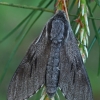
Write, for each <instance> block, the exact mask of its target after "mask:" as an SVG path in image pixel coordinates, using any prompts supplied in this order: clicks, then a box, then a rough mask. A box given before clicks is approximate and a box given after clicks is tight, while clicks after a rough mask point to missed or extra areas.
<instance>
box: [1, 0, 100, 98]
mask: <svg viewBox="0 0 100 100" xmlns="http://www.w3.org/2000/svg"><path fill="white" fill-rule="evenodd" d="M44 1H45V2H44ZM50 1H52V0H47V1H46V0H30V1H28V0H0V2H8V3H13V4H20V5H28V6H35V7H42V8H46V7H48V8H47V9H51V10H54V4H55V1H56V0H54V1H52V2H51V3H50ZM72 1H73V2H72ZM87 1H88V0H87ZM95 1H96V2H95ZM95 1H93V2H91V1H90V2H88V7H89V13H90V14H89V15H90V17H94V18H100V11H99V10H100V8H99V6H100V1H99V0H95ZM48 3H49V4H50V5H49V4H48ZM76 8H77V7H76V3H75V2H74V0H71V1H70V4H69V13H70V14H73V15H76V14H77V12H78V11H77V9H76ZM90 10H91V11H90ZM52 15H53V13H48V12H42V11H39V10H34V11H32V10H29V9H22V8H15V7H7V6H4V5H0V41H1V40H3V41H2V43H0V80H1V81H0V83H1V84H0V100H6V96H7V88H8V85H9V82H10V80H11V77H12V76H13V74H14V72H15V70H16V68H17V66H18V65H19V63H20V62H21V60H22V58H23V57H24V55H25V53H26V51H27V48H28V47H29V45H30V44H31V42H32V41H33V40H34V39H35V38H36V37H37V36H38V35H39V34H40V33H41V30H42V29H43V27H44V25H45V24H46V22H47V21H48V19H50V17H51V16H52ZM75 19H76V17H75V16H70V21H71V25H72V28H73V30H75V26H76V23H75V22H74V20H75ZM94 25H95V26H94ZM89 27H90V32H91V35H90V37H89V57H88V59H87V61H86V69H87V72H88V75H89V78H90V82H91V85H92V89H93V95H94V100H100V85H99V84H100V76H97V72H98V71H99V70H100V67H98V64H99V66H100V44H99V42H98V41H97V38H98V39H100V38H99V37H100V35H98V36H99V37H97V35H96V34H98V33H99V31H100V30H99V28H100V20H94V19H89ZM5 37H6V38H5ZM22 41H23V42H22ZM99 41H100V40H99ZM9 62H10V63H9ZM5 66H6V67H5ZM98 69H99V70H98ZM98 73H99V72H98ZM2 75H3V76H2ZM40 93H41V90H40V91H39V92H38V93H37V94H35V95H34V96H33V97H32V98H30V99H29V100H39V98H40ZM58 93H59V94H60V96H61V98H62V99H61V100H64V97H63V96H62V94H61V92H60V91H59V90H58Z"/></svg>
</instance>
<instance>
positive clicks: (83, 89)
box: [58, 21, 93, 100]
mask: <svg viewBox="0 0 100 100" xmlns="http://www.w3.org/2000/svg"><path fill="white" fill-rule="evenodd" d="M65 28H67V30H66V34H69V35H68V37H67V40H64V44H63V45H62V47H61V51H60V77H59V85H58V87H59V88H60V90H61V91H62V93H63V95H64V96H65V98H66V100H93V97H92V90H91V85H90V81H89V78H88V75H87V73H86V70H85V67H84V64H83V60H82V57H81V55H80V51H79V48H78V45H77V41H76V39H75V36H74V34H73V31H72V29H71V26H70V25H69V23H68V21H65Z"/></svg>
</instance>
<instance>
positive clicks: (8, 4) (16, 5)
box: [0, 2, 54, 13]
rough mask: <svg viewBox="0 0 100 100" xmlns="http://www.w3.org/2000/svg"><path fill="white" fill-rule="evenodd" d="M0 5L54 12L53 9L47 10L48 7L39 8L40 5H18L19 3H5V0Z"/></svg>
mask: <svg viewBox="0 0 100 100" xmlns="http://www.w3.org/2000/svg"><path fill="white" fill-rule="evenodd" d="M0 5H5V6H11V7H17V8H24V9H31V10H40V11H46V12H51V13H54V11H53V10H49V9H45V8H40V7H34V6H27V5H19V4H10V3H7V2H0Z"/></svg>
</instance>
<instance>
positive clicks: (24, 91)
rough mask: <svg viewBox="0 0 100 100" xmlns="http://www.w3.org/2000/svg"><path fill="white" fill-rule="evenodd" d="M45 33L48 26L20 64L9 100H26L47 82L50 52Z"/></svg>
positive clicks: (13, 80)
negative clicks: (47, 64)
mask: <svg viewBox="0 0 100 100" xmlns="http://www.w3.org/2000/svg"><path fill="white" fill-rule="evenodd" d="M45 34H46V28H44V30H43V32H42V35H41V36H40V37H39V40H38V39H37V40H36V41H35V42H33V43H32V44H31V46H30V47H29V50H28V52H27V53H26V55H25V57H24V58H23V60H22V62H21V63H20V65H19V66H18V68H17V70H16V72H15V74H14V76H13V78H12V80H11V82H10V85H9V88H8V100H25V99H27V98H29V97H30V96H32V95H33V94H34V93H36V91H37V90H38V89H39V88H40V87H41V86H42V85H43V84H44V83H45V70H46V63H47V60H48V57H49V52H50V51H49V48H50V46H49V45H48V38H45ZM37 62H38V63H37Z"/></svg>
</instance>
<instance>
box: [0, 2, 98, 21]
mask: <svg viewBox="0 0 100 100" xmlns="http://www.w3.org/2000/svg"><path fill="white" fill-rule="evenodd" d="M0 5H5V6H11V7H17V8H23V9H31V10H40V11H46V12H50V13H54V11H53V10H49V9H46V8H41V7H34V6H27V5H19V4H10V3H7V2H0ZM69 15H70V16H77V15H74V14H69ZM88 18H89V19H94V20H100V18H94V17H88Z"/></svg>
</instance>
